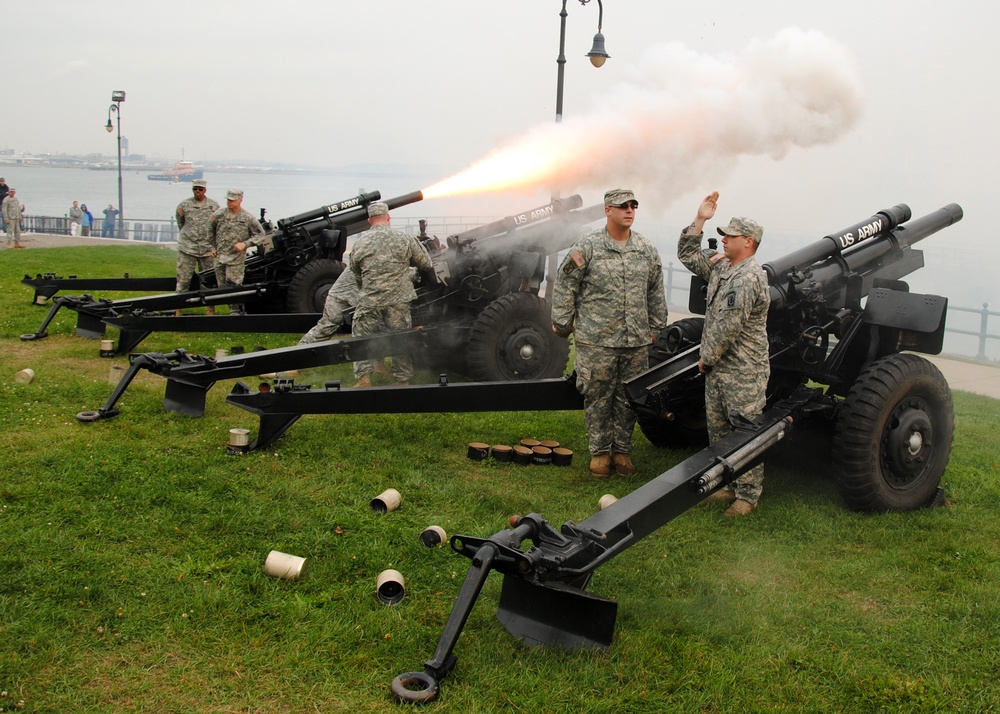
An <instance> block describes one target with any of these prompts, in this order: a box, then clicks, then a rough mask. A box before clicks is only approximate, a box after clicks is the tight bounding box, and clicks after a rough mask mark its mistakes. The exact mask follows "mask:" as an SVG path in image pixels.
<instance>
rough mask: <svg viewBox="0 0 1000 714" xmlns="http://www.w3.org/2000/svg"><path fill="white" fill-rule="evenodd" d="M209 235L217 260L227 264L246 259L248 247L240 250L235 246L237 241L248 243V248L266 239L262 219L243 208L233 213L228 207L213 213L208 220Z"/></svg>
mask: <svg viewBox="0 0 1000 714" xmlns="http://www.w3.org/2000/svg"><path fill="white" fill-rule="evenodd" d="M208 226H209V235H210V236H211V239H212V245H213V246H214V247H215V251H216V255H215V262H216V263H222V264H223V265H227V264H230V263H241V262H242V261H244V260H246V249H244V250H242V251H238V250H236V249H235V248H233V246H234V245H236V244H237V243H241V242H243V243H246V244H247V248H249V247H250V246H252V245H259V244H260V243H261V242H262V241H263V240H264V229H263V228H262V227H261V225H260V221H258V220H257V219H256V218H254V217H253V216H251V215H250V214H249V213H247V212H246V211H245V210H243V209H242V208H241V209H240V212H239V213H237V214H235V215H234V214H233V213H232V212H231V211H230V210H229V209H228V208H223V209H221V210H219V211H216V212H215V213H213V214H212V218H211V220H209V222H208Z"/></svg>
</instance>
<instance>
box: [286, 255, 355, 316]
mask: <svg viewBox="0 0 1000 714" xmlns="http://www.w3.org/2000/svg"><path fill="white" fill-rule="evenodd" d="M342 272H344V264H343V263H341V262H340V261H337V260H331V259H330V258H319V259H317V260H313V261H310V262H308V263H306V264H305V265H303V266H302V267H301V268H299V271H298V272H297V273H295V275H293V276H292V280H291V282H289V283H288V296H287V298H286V305H287V306H288V311H289V312H323V308H324V307H325V306H326V296H327V293H329V292H330V288H331V287H333V284H334V283H335V282H337V278H339V277H340V274H341V273H342Z"/></svg>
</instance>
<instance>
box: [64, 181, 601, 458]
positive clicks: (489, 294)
mask: <svg viewBox="0 0 1000 714" xmlns="http://www.w3.org/2000/svg"><path fill="white" fill-rule="evenodd" d="M581 205H582V199H581V198H580V196H570V197H567V198H563V199H559V200H556V201H553V202H552V203H549V204H547V205H545V206H541V207H539V208H536V209H532V210H530V211H525V212H524V213H520V214H517V215H515V216H508V217H507V218H504V219H502V220H500V221H496V222H494V223H490V224H488V225H484V226H480V227H478V228H475V229H472V230H470V231H466V232H464V233H459V234H456V235H452V236H449V237H448V239H447V247H446V248H442V249H441V250H437V251H435V252H434V254H433V255H431V263H432V266H431V269H429V270H427V271H424V272H423V273H422V274H420V275H419V276H417V277H418V281H419V282H418V285H417V299H416V300H415V301H414V302H413V303H412V305H411V311H412V313H413V324H414V325H416V326H418V327H417V328H416V329H413V330H408V331H403V332H399V333H393V334H392V335H391V336H388V337H387V336H385V335H376V336H373V337H365V338H345V339H342V340H333V341H330V342H320V343H312V344H305V345H297V346H294V347H285V348H280V349H276V350H264V351H261V352H255V353H252V354H243V355H233V356H229V357H224V358H221V359H218V360H216V359H213V358H211V357H207V356H202V355H192V354H189V353H187V352H186V351H184V350H177V351H175V352H171V353H168V354H160V353H148V354H146V355H142V354H140V355H133V356H132V358H131V365H130V368H129V370H127V371H126V373H125V374H124V376H123V377H122V379H121V380H120V382H119V383H118V385H116V387H115V389H114V390H113V391H112V394H111V396H110V397H109V399H108V400H107V402H106V403H105V405H104V406H103V407H102V408H100V409H98V410H92V411H90V410H88V411H84V412H80V413H79V414H78V415H77V418H78V419H80V420H81V421H97V420H99V419H102V418H108V417H112V416H115V415H117V414H118V413H119V411H118V409H117V408H116V407H115V405H116V404H117V402H118V400H119V399H120V398H121V396H122V394H123V393H124V390H125V389H126V388H127V387H128V384H129V383H130V382H131V381H132V379H133V378H134V377H135V374H136V373H137V372H138V370H140V369H147V370H149V371H151V372H154V373H156V374H159V375H161V376H163V377H166V379H167V388H166V397H165V399H164V406H165V407H166V408H167V409H168V410H170V411H177V412H181V413H184V414H187V415H190V416H200V415H201V414H202V413H204V409H205V395H206V393H207V391H208V390H209V389H210V388H211V387H212V386H213V385H214V384H215V382H217V381H220V380H223V379H230V378H241V377H248V376H252V375H258V374H264V373H268V372H280V371H286V372H287V371H290V370H296V369H302V368H308V367H318V366H324V365H333V364H343V363H346V362H350V361H353V360H358V359H377V358H382V357H386V356H391V355H392V354H398V353H400V352H401V351H405V352H409V353H411V354H412V355H413V357H414V362H415V364H417V365H418V366H420V367H421V368H426V369H435V370H447V371H451V372H455V373H458V374H461V375H465V376H468V377H471V378H472V379H476V380H480V381H499V380H523V379H545V378H554V377H558V376H561V375H562V374H563V372H564V370H565V368H566V362H567V359H568V356H569V345H568V343H567V342H566V341H565V340H563V339H561V338H559V337H557V336H556V335H554V334H553V332H552V328H551V322H550V318H549V313H550V308H549V305H548V303H547V302H546V301H545V299H544V298H542V297H541V296H540V295H539V294H538V292H539V287H540V285H541V283H542V281H543V280H544V271H545V257H546V256H547V255H549V254H551V253H555V252H558V251H559V250H562V249H564V248H566V247H568V246H569V245H571V244H572V243H573V242H574V241H575V240H576V239H577V237H578V236H579V234H580V232H581V230H582V227H583V226H584V225H585V224H587V223H590V222H592V221H594V220H595V219H596V218H598V217H599V216H603V215H604V211H603V207H601V206H591V207H589V208H583V209H581V208H580V206H581ZM304 215H308V214H304ZM56 299H57V300H64V299H65V298H56ZM269 318H271V319H275V321H276V322H277V324H275V325H273V328H274V331H288V332H297V333H298V334H300V335H301V334H302V333H304V332H305V331H306V330H308V329H309V328H310V327H311V326H312V325H314V324H315V323H316V322H317V321H318V319H319V315H318V314H314V315H311V316H310V315H308V314H298V313H293V314H288V315H282V316H269V315H261V316H254V317H253V318H252V319H253V321H254V324H255V325H260V324H264V322H265V319H269ZM246 319H247V318H241V317H235V316H214V317H213V316H199V317H158V316H142V315H140V316H134V315H123V316H120V317H105V318H104V321H105V322H107V323H109V324H114V325H116V326H118V327H119V329H121V330H122V338H121V341H125V340H126V339H128V341H129V342H130V343H131V342H132V341H133V340H132V339H131V338H129V335H133V334H134V335H136V336H138V339H141V338H142V337H144V336H145V335H146V334H148V332H147V331H145V330H147V329H150V328H151V326H152V325H153V324H154V323H155V322H162V323H166V325H167V326H168V327H170V328H171V329H172V328H173V325H174V324H175V322H174V321H176V324H177V325H178V329H180V328H182V327H183V326H184V325H185V324H188V323H191V322H194V321H208V322H210V323H212V324H218V325H219V326H220V327H219V329H220V330H221V329H227V330H228V329H230V326H231V325H233V323H234V321H236V320H244V321H245V320H246ZM269 326H270V325H269ZM255 329H256V330H258V331H260V328H259V327H255ZM407 396H408V397H409V396H412V394H411V395H407ZM292 421H294V420H292ZM285 428H287V425H286V426H284V427H283V428H282V429H281V430H280V431H281V432H283V431H284V429H285ZM271 438H272V439H273V438H277V435H272V437H271ZM269 440H270V439H265V440H264V441H269ZM258 443H259V444H260V445H261V446H263V445H264V442H262V441H261V440H260V439H258V441H257V442H255V445H256V444H258Z"/></svg>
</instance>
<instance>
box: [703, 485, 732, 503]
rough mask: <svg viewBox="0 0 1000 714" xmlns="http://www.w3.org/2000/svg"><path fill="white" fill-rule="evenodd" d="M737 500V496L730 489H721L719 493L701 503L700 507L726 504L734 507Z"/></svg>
mask: <svg viewBox="0 0 1000 714" xmlns="http://www.w3.org/2000/svg"><path fill="white" fill-rule="evenodd" d="M735 500H736V494H735V493H733V492H732V491H730V490H729V489H728V488H720V489H719V490H718V491H716V492H715V493H713V494H712V495H711V496H709V497H708V498H705V499H703V500H702V501H701V503H699V504H698V505H699V506H707V505H709V504H712V503H725V504H726V505H727V506H729V505H732V503H733V501H735Z"/></svg>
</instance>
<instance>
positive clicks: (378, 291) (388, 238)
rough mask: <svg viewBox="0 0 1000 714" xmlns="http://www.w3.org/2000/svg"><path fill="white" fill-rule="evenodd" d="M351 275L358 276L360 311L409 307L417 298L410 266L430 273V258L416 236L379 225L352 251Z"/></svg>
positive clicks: (357, 243) (365, 235) (363, 237)
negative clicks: (404, 305) (365, 308)
mask: <svg viewBox="0 0 1000 714" xmlns="http://www.w3.org/2000/svg"><path fill="white" fill-rule="evenodd" d="M350 264H351V272H353V273H354V274H355V275H357V276H358V280H359V281H360V283H361V295H360V296H359V298H358V307H382V306H386V305H402V304H404V303H410V302H412V301H413V300H414V299H415V298H416V297H417V292H416V290H414V289H413V281H412V280H410V266H411V265H414V266H416V267H418V268H423V269H425V270H426V269H429V268H430V267H431V259H430V256H428V255H427V251H426V250H424V248H423V246H422V245H420V243H419V242H417V239H416V238H414V237H413V236H410V235H407V234H406V233H403V232H402V231H397V230H394V229H393V228H390V227H389V226H388V225H377V226H375V227H374V228H372V229H371V230H369V231H365V232H364V233H362V234H361V236H360V237H359V238H358V241H357V242H356V243H355V244H354V248H353V250H351V263H350Z"/></svg>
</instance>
